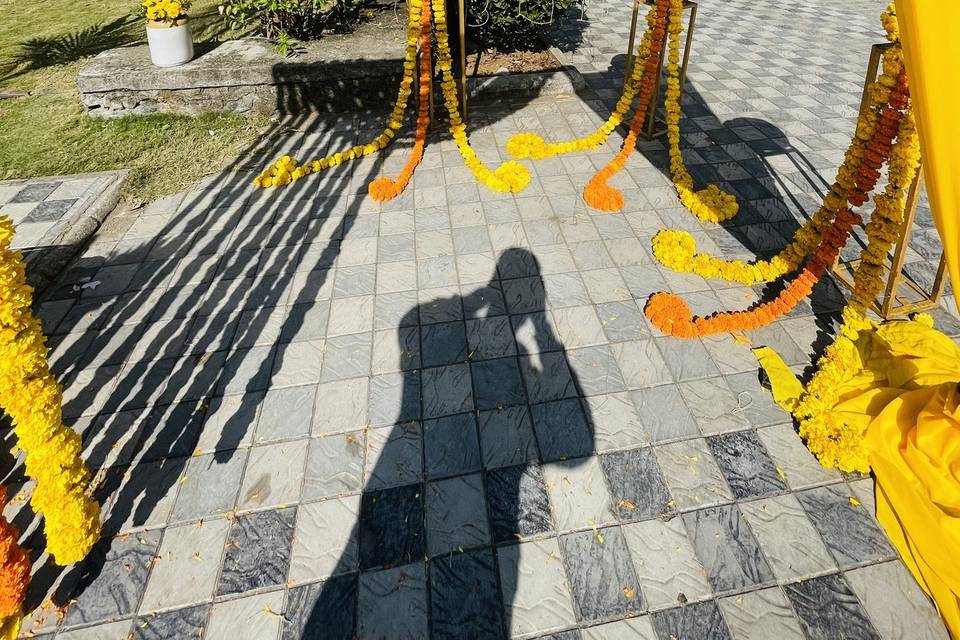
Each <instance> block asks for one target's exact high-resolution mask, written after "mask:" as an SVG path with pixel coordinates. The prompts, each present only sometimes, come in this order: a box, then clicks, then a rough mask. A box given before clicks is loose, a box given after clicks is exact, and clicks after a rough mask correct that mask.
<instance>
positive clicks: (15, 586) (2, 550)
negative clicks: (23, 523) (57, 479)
mask: <svg viewBox="0 0 960 640" xmlns="http://www.w3.org/2000/svg"><path fill="white" fill-rule="evenodd" d="M6 504H7V488H6V487H3V486H0V510H2V509H3V507H4V506H5V505H6ZM19 538H20V532H19V531H17V528H16V527H15V526H13V525H12V524H11V523H10V522H7V519H6V518H4V517H3V516H0V638H8V637H9V638H15V637H16V636H17V633H18V632H19V630H20V620H21V618H22V617H23V616H22V607H23V599H24V596H25V595H26V592H27V585H29V584H30V557H29V556H28V555H27V552H26V551H24V549H23V547H21V546H20V543H19V542H18V540H19Z"/></svg>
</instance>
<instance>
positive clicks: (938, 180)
mask: <svg viewBox="0 0 960 640" xmlns="http://www.w3.org/2000/svg"><path fill="white" fill-rule="evenodd" d="M896 5H897V19H898V20H899V23H900V40H901V43H902V45H903V55H904V59H905V61H906V65H907V77H908V78H909V79H910V97H911V99H912V102H913V113H914V116H915V117H916V119H917V128H918V129H919V131H920V149H921V155H922V156H923V171H924V174H925V179H926V184H927V196H929V198H930V207H931V209H932V210H933V217H934V220H935V221H936V223H937V230H938V231H939V232H940V239H941V240H942V241H943V249H944V252H945V253H946V256H947V267H948V269H949V271H950V278H951V280H952V281H953V290H954V291H955V292H958V293H960V118H958V117H957V105H960V83H958V79H960V72H958V65H960V62H958V61H960V2H957V1H956V0H896ZM958 300H960V296H958ZM958 305H960V302H958Z"/></svg>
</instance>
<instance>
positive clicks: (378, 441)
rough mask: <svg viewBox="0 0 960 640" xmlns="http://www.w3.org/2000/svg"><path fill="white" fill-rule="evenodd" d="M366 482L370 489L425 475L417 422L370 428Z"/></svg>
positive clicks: (420, 477) (420, 435) (365, 467)
mask: <svg viewBox="0 0 960 640" xmlns="http://www.w3.org/2000/svg"><path fill="white" fill-rule="evenodd" d="M366 453H367V459H366V462H365V465H364V471H363V476H364V481H365V483H366V486H367V487H368V488H381V487H390V486H395V485H400V484H408V483H411V482H416V481H418V480H420V479H422V476H423V432H422V429H421V427H420V424H419V423H417V422H404V423H400V424H397V425H395V426H392V427H383V428H380V429H370V430H368V431H367V450H366Z"/></svg>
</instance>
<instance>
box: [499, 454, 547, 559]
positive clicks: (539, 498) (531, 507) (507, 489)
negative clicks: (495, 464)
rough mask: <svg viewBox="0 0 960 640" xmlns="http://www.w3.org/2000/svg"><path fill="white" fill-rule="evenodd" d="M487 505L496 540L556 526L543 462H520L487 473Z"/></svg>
mask: <svg viewBox="0 0 960 640" xmlns="http://www.w3.org/2000/svg"><path fill="white" fill-rule="evenodd" d="M487 504H488V507H489V509H490V525H491V527H492V529H493V539H494V542H505V541H510V540H517V539H519V538H525V537H528V536H533V535H537V534H540V533H546V532H547V531H550V530H551V529H552V528H553V523H552V522H551V520H550V502H549V499H548V498H547V487H546V484H545V483H544V480H543V470H542V469H541V468H540V466H539V465H536V464H529V465H516V466H513V467H504V468H502V469H496V470H494V471H489V472H488V473H487Z"/></svg>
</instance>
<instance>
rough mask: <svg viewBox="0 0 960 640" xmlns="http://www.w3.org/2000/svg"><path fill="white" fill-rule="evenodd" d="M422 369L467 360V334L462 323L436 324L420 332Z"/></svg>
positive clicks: (425, 327)
mask: <svg viewBox="0 0 960 640" xmlns="http://www.w3.org/2000/svg"><path fill="white" fill-rule="evenodd" d="M420 340H421V342H422V345H423V355H422V356H421V359H422V361H423V366H424V367H437V366H443V365H451V364H458V363H462V362H465V361H466V360H467V353H468V350H467V333H466V327H465V325H464V323H463V322H462V321H456V322H438V323H436V324H429V325H425V326H424V327H423V328H422V329H421V330H420Z"/></svg>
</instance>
